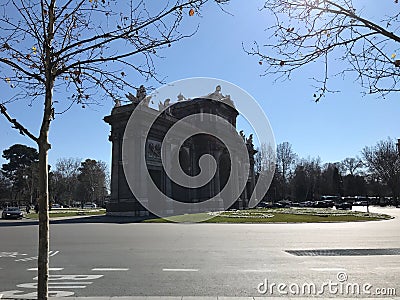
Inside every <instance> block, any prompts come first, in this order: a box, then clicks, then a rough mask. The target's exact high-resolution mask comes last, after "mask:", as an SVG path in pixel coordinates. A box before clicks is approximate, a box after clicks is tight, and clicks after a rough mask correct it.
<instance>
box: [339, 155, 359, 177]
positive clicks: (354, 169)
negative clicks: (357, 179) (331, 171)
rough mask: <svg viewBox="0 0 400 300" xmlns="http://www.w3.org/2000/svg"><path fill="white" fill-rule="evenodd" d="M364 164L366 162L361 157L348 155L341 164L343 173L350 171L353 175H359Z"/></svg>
mask: <svg viewBox="0 0 400 300" xmlns="http://www.w3.org/2000/svg"><path fill="white" fill-rule="evenodd" d="M363 166H364V163H363V161H362V160H361V159H360V158H359V157H347V158H345V159H344V160H342V161H341V162H340V164H339V167H340V169H341V171H342V173H344V174H346V173H348V174H350V175H352V176H354V175H357V174H358V173H359V172H360V169H361V168H362V167H363Z"/></svg>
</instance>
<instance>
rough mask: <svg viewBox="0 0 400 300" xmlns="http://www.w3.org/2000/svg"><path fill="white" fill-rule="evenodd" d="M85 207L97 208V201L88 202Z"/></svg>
mask: <svg viewBox="0 0 400 300" xmlns="http://www.w3.org/2000/svg"><path fill="white" fill-rule="evenodd" d="M83 208H97V205H96V204H95V203H91V202H87V203H85V205H84V206H83Z"/></svg>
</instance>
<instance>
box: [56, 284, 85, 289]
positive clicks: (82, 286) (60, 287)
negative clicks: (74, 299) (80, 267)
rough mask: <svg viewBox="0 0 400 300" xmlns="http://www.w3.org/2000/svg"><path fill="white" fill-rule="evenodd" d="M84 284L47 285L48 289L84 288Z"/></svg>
mask: <svg viewBox="0 0 400 300" xmlns="http://www.w3.org/2000/svg"><path fill="white" fill-rule="evenodd" d="M84 288H86V285H60V286H51V285H49V289H84Z"/></svg>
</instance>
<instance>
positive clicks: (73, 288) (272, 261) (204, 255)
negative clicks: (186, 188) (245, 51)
mask: <svg viewBox="0 0 400 300" xmlns="http://www.w3.org/2000/svg"><path fill="white" fill-rule="evenodd" d="M371 210H376V211H380V212H385V213H388V214H390V215H393V216H395V217H396V218H394V219H392V220H388V221H374V222H358V223H329V224H323V223H318V224H140V223H130V222H126V219H122V220H120V221H118V222H116V221H115V219H107V218H104V217H103V218H102V217H91V218H84V219H79V220H78V219H76V220H72V221H67V220H65V221H58V222H55V223H53V224H51V247H50V248H51V252H50V256H51V257H50V267H51V270H50V289H49V290H50V291H51V293H50V295H51V296H70V297H72V296H75V297H76V296H92V297H95V298H94V299H96V298H98V297H101V296H108V297H109V296H263V295H265V296H283V297H289V296H309V293H308V288H307V284H308V285H315V287H316V291H315V293H314V294H316V295H320V296H323V297H338V298H343V297H347V296H354V294H351V293H352V292H353V290H352V289H350V290H349V291H347V290H348V289H349V288H348V286H350V285H352V286H355V285H357V286H359V288H360V292H359V294H358V295H357V297H367V296H368V297H371V296H376V297H377V296H379V295H378V293H381V294H386V296H388V295H387V294H393V292H394V290H396V292H397V295H399V294H400V280H399V278H400V255H352V256H349V255H344V256H295V255H292V254H289V253H287V252H285V250H311V249H314V250H316V249H371V248H372V249H388V248H390V249H392V250H393V248H400V209H395V208H371ZM37 235H38V228H37V225H36V224H35V223H34V222H26V221H3V220H0V298H1V295H3V298H7V297H14V298H18V297H19V298H29V297H33V298H34V296H35V294H34V292H35V288H36V283H37V281H36V279H35V277H36V275H37V274H36V273H37V271H36V269H35V268H36V256H37ZM399 254H400V253H399ZM261 283H263V284H261ZM329 283H331V286H329V285H328V284H329ZM284 285H286V288H285V286H284ZM335 285H336V288H335ZM266 286H268V290H267V291H266V289H265V287H266ZM278 286H280V289H279V290H278ZM368 286H370V287H369V288H368ZM297 287H298V288H297ZM304 288H305V289H306V290H304V291H305V292H303V289H304ZM329 288H331V289H330V290H329ZM340 288H342V289H344V290H343V291H342V292H341V291H340ZM260 292H265V294H262V293H260ZM368 292H369V294H368ZM384 296H385V295H384ZM391 296H392V295H391Z"/></svg>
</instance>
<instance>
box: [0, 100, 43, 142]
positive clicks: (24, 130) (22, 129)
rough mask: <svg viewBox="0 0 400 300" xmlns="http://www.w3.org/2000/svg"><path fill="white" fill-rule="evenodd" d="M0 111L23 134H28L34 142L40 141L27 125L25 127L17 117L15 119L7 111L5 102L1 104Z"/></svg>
mask: <svg viewBox="0 0 400 300" xmlns="http://www.w3.org/2000/svg"><path fill="white" fill-rule="evenodd" d="M0 113H2V114H3V115H4V116H5V117H6V119H7V120H8V122H10V123H11V124H13V125H14V126H13V128H14V129H17V130H18V131H19V133H20V134H21V135H26V136H28V137H29V138H30V139H31V140H33V141H34V142H37V141H38V138H37V137H36V136H34V135H33V134H32V133H31V132H30V131H29V130H28V129H27V128H26V127H24V126H23V125H22V124H21V123H19V122H18V121H17V120H16V119H13V118H12V117H11V116H10V115H9V114H8V112H7V109H6V107H5V106H4V105H3V104H0Z"/></svg>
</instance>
